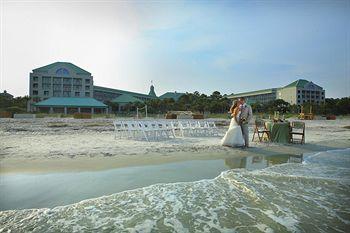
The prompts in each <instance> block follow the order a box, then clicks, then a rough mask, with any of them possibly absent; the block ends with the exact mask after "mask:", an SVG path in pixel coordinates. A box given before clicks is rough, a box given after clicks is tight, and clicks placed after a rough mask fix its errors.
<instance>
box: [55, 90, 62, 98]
mask: <svg viewBox="0 0 350 233" xmlns="http://www.w3.org/2000/svg"><path fill="white" fill-rule="evenodd" d="M53 96H56V97H57V96H61V91H54V92H53Z"/></svg>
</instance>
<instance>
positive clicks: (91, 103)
mask: <svg viewBox="0 0 350 233" xmlns="http://www.w3.org/2000/svg"><path fill="white" fill-rule="evenodd" d="M35 106H37V107H98V108H105V107H107V105H105V104H104V103H102V102H100V101H98V100H96V99H94V98H89V97H86V98H79V97H51V98H49V99H47V100H43V101H41V102H39V103H36V104H35Z"/></svg>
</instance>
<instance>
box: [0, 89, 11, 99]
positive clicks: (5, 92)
mask: <svg viewBox="0 0 350 233" xmlns="http://www.w3.org/2000/svg"><path fill="white" fill-rule="evenodd" d="M0 96H1V97H5V98H6V99H9V100H10V99H13V95H11V94H10V93H8V92H7V91H6V90H4V92H2V93H0Z"/></svg>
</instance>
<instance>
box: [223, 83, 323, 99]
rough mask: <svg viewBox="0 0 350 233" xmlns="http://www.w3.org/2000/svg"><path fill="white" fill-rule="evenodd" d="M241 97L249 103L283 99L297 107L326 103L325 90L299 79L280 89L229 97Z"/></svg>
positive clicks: (230, 96)
mask: <svg viewBox="0 0 350 233" xmlns="http://www.w3.org/2000/svg"><path fill="white" fill-rule="evenodd" d="M239 97H245V98H246V100H247V101H248V102H249V103H257V102H259V103H268V102H270V101H273V100H276V99H282V100H284V101H286V102H288V103H290V104H296V105H302V104H303V103H313V104H322V103H324V102H325V90H324V89H323V88H322V87H320V86H318V85H316V84H314V83H313V82H311V81H308V80H305V79H299V80H297V81H295V82H292V83H290V84H288V85H287V86H284V87H280V88H270V89H264V90H258V91H251V92H244V93H238V94H234V95H229V96H228V98H230V99H236V98H239Z"/></svg>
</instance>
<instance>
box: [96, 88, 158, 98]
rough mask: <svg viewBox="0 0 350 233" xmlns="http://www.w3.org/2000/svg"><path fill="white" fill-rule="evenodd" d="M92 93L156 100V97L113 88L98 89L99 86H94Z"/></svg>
mask: <svg viewBox="0 0 350 233" xmlns="http://www.w3.org/2000/svg"><path fill="white" fill-rule="evenodd" d="M94 91H104V92H111V93H117V94H122V95H123V94H128V95H132V96H133V97H142V98H149V99H156V98H157V97H156V96H150V95H146V94H141V93H137V92H131V91H124V90H119V89H114V88H108V87H100V86H94Z"/></svg>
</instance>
